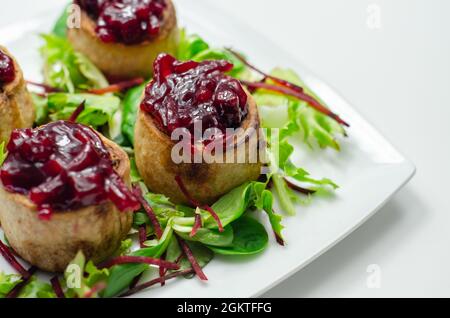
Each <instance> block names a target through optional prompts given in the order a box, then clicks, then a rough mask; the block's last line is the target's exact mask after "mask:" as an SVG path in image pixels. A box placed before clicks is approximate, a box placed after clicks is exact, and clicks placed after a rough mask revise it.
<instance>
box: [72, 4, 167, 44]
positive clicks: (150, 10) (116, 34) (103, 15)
mask: <svg viewBox="0 0 450 318" xmlns="http://www.w3.org/2000/svg"><path fill="white" fill-rule="evenodd" d="M75 3H77V4H78V5H80V7H81V8H82V9H83V10H84V11H85V12H86V13H87V14H88V15H89V16H90V17H91V18H92V19H94V20H95V21H96V23H97V27H96V33H97V35H98V37H99V38H100V39H101V40H102V41H103V42H106V43H111V42H117V43H124V44H127V45H131V44H138V43H142V42H144V41H146V40H152V39H153V38H155V37H156V36H157V35H158V34H159V31H160V29H161V24H162V22H163V19H164V10H165V9H166V7H167V3H166V0H75Z"/></svg>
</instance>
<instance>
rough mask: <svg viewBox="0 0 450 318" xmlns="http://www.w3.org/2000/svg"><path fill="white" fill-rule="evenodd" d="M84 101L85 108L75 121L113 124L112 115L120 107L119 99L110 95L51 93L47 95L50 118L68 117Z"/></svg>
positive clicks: (94, 125)
mask: <svg viewBox="0 0 450 318" xmlns="http://www.w3.org/2000/svg"><path fill="white" fill-rule="evenodd" d="M83 101H85V102H86V104H85V108H84V110H83V111H82V112H81V114H80V115H79V116H78V118H77V122H79V123H82V124H85V125H89V126H92V127H94V128H98V127H101V126H103V125H105V124H109V125H113V122H114V115H115V113H116V112H117V111H118V110H119V109H120V99H119V98H118V97H115V96H112V95H93V94H69V93H52V94H49V96H48V100H47V102H48V112H49V114H50V115H49V117H50V119H51V120H53V121H55V120H60V119H68V118H69V117H70V115H72V113H73V112H74V111H75V109H76V108H77V107H78V106H79V105H80V104H81V103H82V102H83Z"/></svg>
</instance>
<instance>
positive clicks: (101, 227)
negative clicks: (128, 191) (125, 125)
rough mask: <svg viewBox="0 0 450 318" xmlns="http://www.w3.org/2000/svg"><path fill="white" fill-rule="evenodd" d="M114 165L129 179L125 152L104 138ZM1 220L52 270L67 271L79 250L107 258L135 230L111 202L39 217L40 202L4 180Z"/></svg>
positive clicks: (20, 250)
mask: <svg viewBox="0 0 450 318" xmlns="http://www.w3.org/2000/svg"><path fill="white" fill-rule="evenodd" d="M102 140H103V142H104V143H105V145H106V148H107V149H108V151H109V152H110V154H111V157H112V159H113V163H114V167H115V169H116V171H117V173H118V174H119V176H121V177H122V178H123V179H124V181H125V182H126V183H127V184H128V185H129V184H130V162H129V159H128V156H127V154H126V153H125V152H124V151H123V150H122V149H121V148H120V147H119V146H117V145H116V144H114V143H113V142H112V141H109V140H107V139H106V138H104V137H102ZM0 203H1V204H0V221H1V224H2V227H3V230H4V232H5V235H6V237H7V238H8V242H9V243H10V244H11V246H12V248H13V249H14V250H15V251H16V252H17V254H19V255H20V256H21V257H22V258H23V259H24V260H26V261H28V262H29V263H31V264H33V265H35V266H37V267H38V268H40V269H42V270H44V271H49V272H63V271H64V270H65V268H66V267H67V265H68V264H69V263H70V261H71V260H72V259H73V258H74V257H75V255H76V254H77V252H78V251H79V250H82V251H83V253H84V254H85V256H86V257H87V259H91V260H92V261H94V262H95V263H98V262H101V261H103V260H105V259H106V258H107V257H108V256H110V255H111V254H112V253H114V252H115V251H116V250H117V249H118V248H119V246H120V243H121V241H122V240H123V239H124V238H125V237H126V235H127V234H128V232H129V231H130V229H131V224H132V221H133V215H132V213H130V212H120V211H119V210H118V209H117V208H116V206H115V205H114V204H113V203H112V202H110V201H107V202H104V203H102V204H99V205H96V206H88V207H85V208H82V209H78V210H73V211H64V212H55V213H54V214H53V215H52V217H51V219H50V220H48V221H45V220H41V219H39V217H38V213H37V210H36V206H35V205H34V204H33V203H32V202H31V201H30V200H29V199H28V198H27V197H26V196H23V195H21V194H16V193H10V192H8V191H6V190H5V189H3V187H2V186H1V185H0Z"/></svg>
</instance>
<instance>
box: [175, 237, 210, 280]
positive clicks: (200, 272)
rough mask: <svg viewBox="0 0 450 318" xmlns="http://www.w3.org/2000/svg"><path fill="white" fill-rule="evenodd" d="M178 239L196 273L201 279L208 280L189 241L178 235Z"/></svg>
mask: <svg viewBox="0 0 450 318" xmlns="http://www.w3.org/2000/svg"><path fill="white" fill-rule="evenodd" d="M177 239H178V244H180V246H181V249H182V250H183V252H184V255H186V257H187V259H188V260H189V263H191V265H192V268H193V269H194V271H195V274H197V276H198V278H200V279H201V280H208V277H206V275H205V273H203V270H202V268H201V266H200V265H199V264H198V262H197V260H196V259H195V256H194V254H193V253H192V251H191V249H190V248H189V246H188V245H187V243H186V242H185V241H183V240H182V239H180V238H179V237H177Z"/></svg>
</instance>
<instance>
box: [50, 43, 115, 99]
mask: <svg viewBox="0 0 450 318" xmlns="http://www.w3.org/2000/svg"><path fill="white" fill-rule="evenodd" d="M42 38H43V39H44V41H45V43H44V45H43V46H42V47H41V54H42V57H43V58H44V79H45V82H46V84H48V85H50V86H52V87H56V88H59V89H62V90H64V91H66V92H69V93H75V92H76V91H79V90H86V89H90V88H102V87H106V86H108V81H107V80H106V78H105V76H104V75H103V74H102V73H101V72H100V71H99V70H98V68H97V67H96V66H95V65H94V64H93V63H92V62H91V61H90V60H89V59H88V58H87V57H85V56H84V55H83V54H81V53H78V52H76V51H75V50H74V49H73V48H72V46H71V44H70V43H69V42H68V40H67V39H65V38H62V37H59V36H57V35H55V34H44V35H42Z"/></svg>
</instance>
